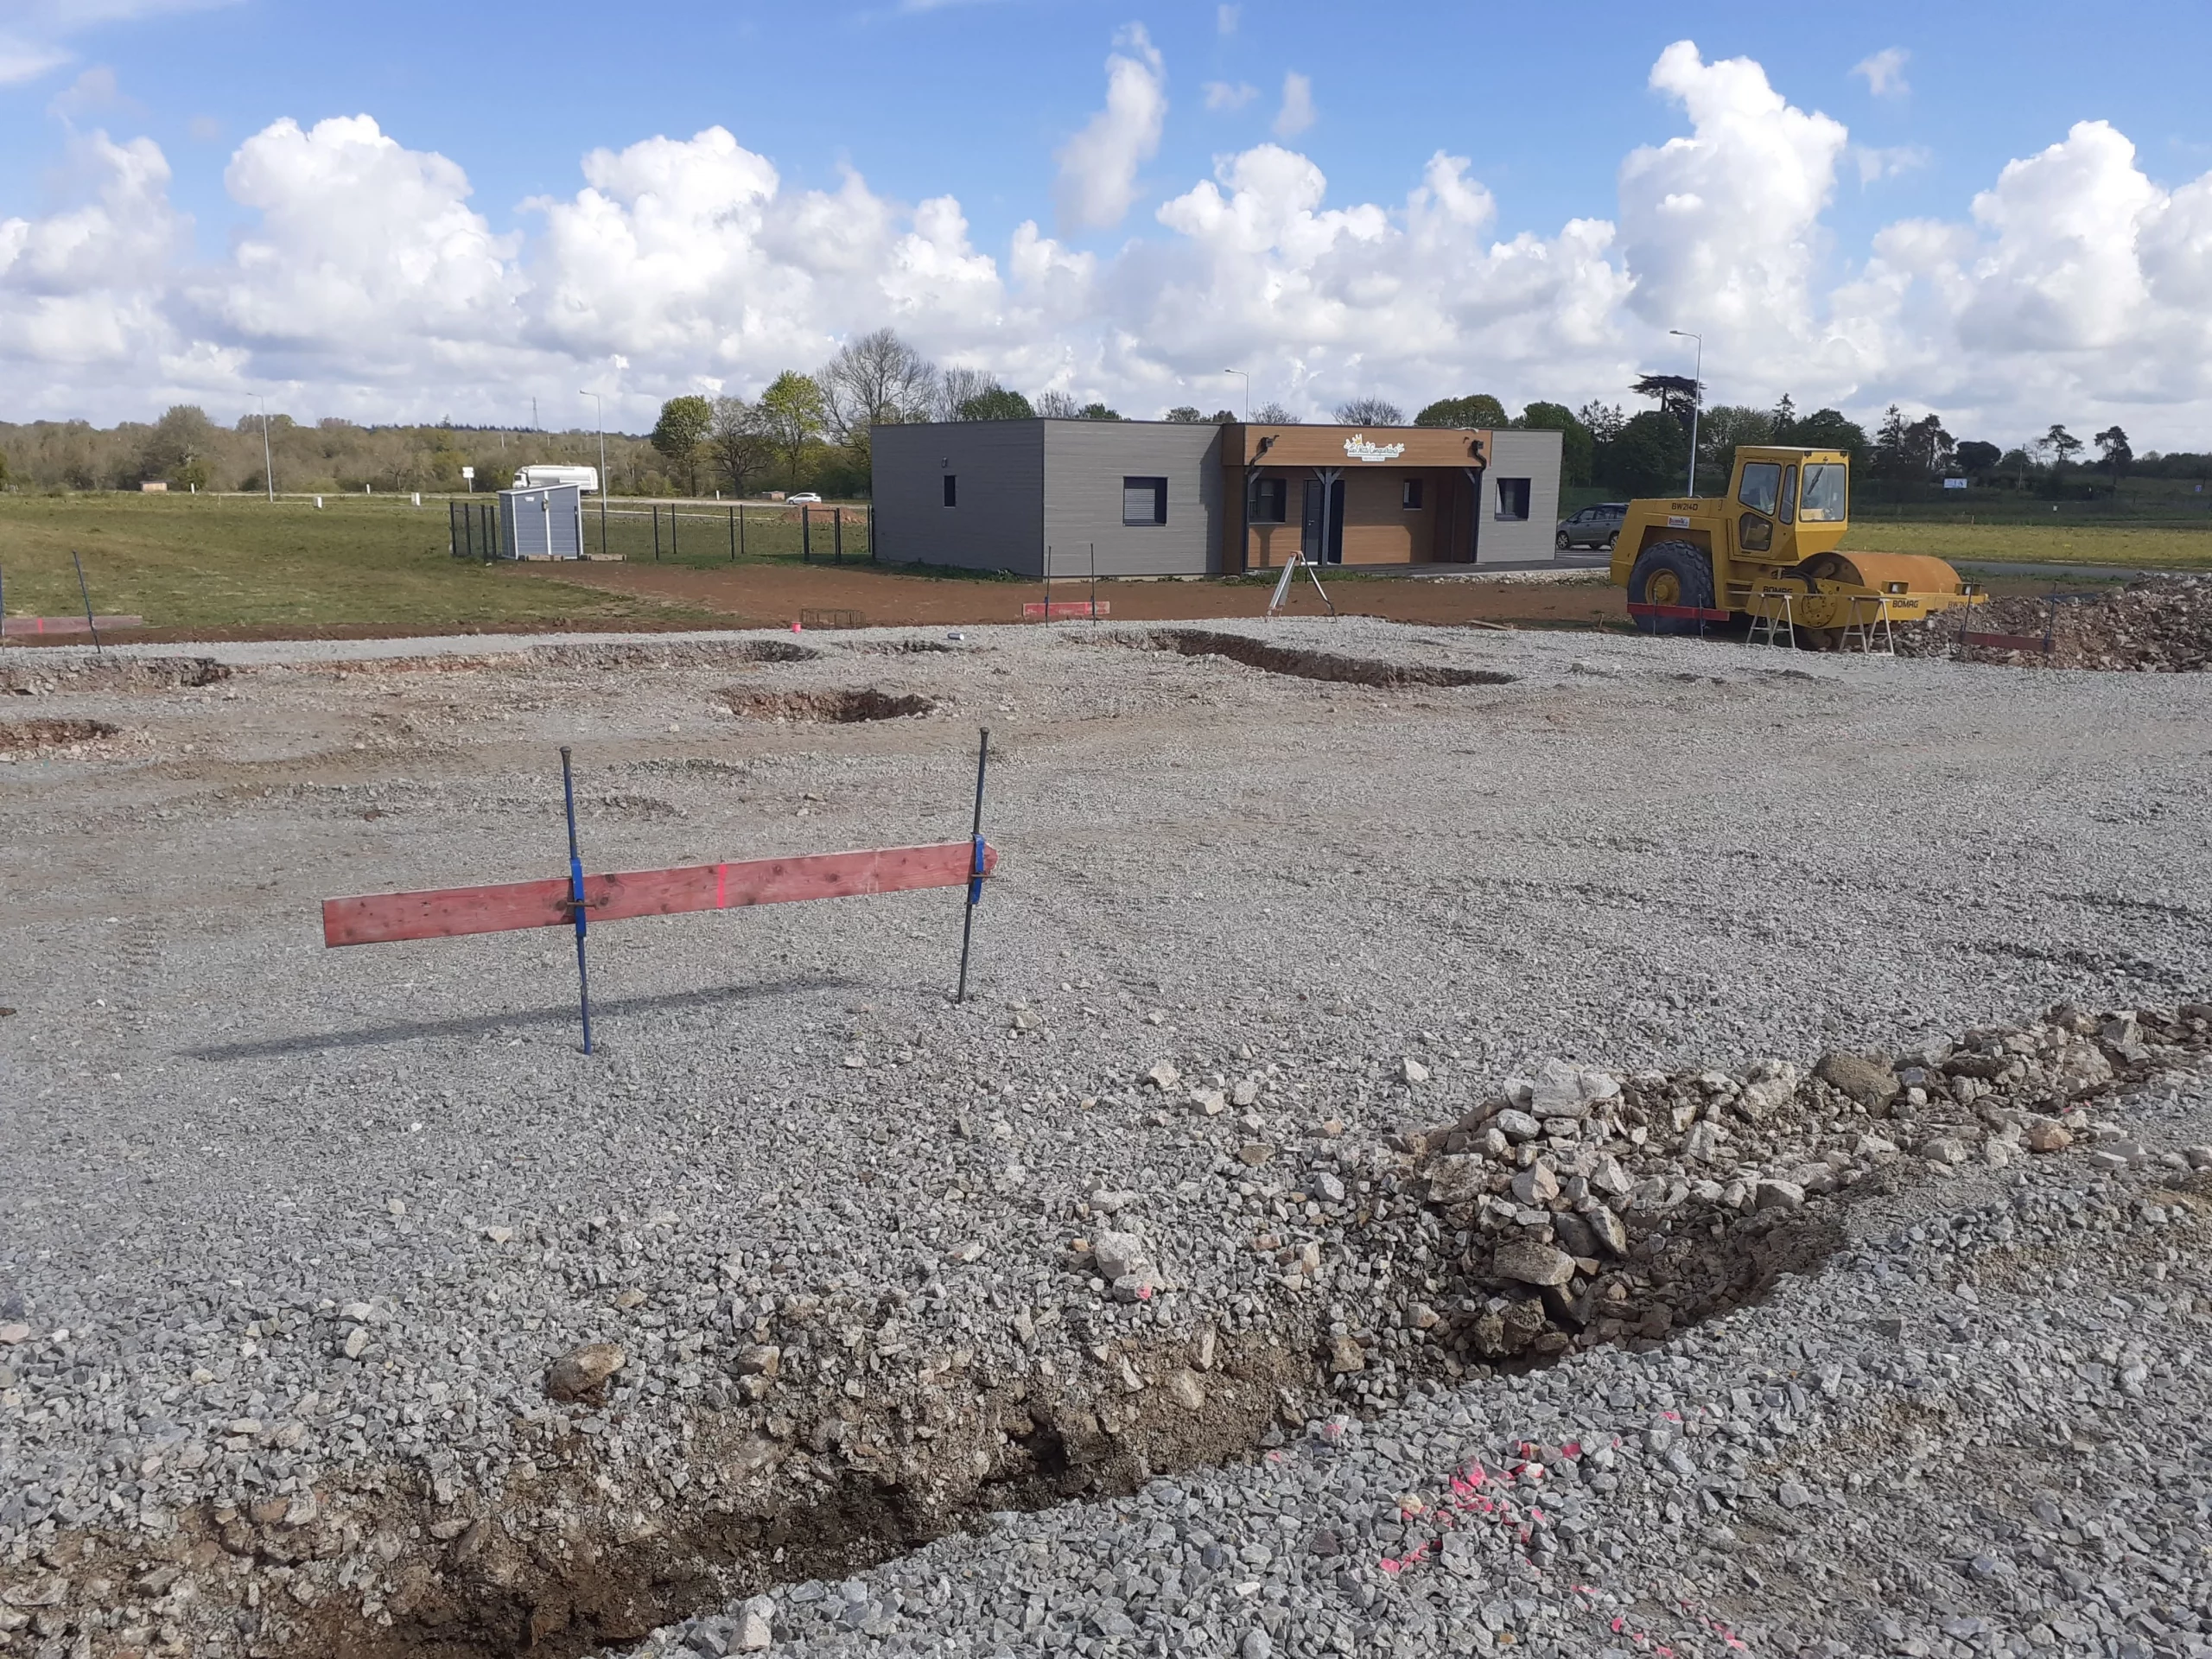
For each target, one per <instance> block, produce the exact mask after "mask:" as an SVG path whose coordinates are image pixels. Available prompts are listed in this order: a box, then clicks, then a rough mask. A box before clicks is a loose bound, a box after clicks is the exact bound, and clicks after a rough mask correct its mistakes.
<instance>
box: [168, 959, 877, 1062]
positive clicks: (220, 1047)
mask: <svg viewBox="0 0 2212 1659" xmlns="http://www.w3.org/2000/svg"><path fill="white" fill-rule="evenodd" d="M865 988H866V982H864V981H861V980H857V979H846V978H842V977H841V978H836V979H824V978H818V977H817V978H809V979H779V980H774V981H771V982H767V983H765V984H759V985H716V986H712V987H710V988H708V989H705V990H699V991H671V992H668V993H666V994H665V995H659V996H625V997H614V998H601V997H594V998H593V999H592V1004H591V1011H592V1014H593V1016H594V1018H596V1019H605V1018H607V1017H609V1016H613V1017H617V1018H619V1017H620V1016H621V1015H623V1014H671V1013H681V1012H683V1011H684V1010H685V1009H688V1008H712V1007H722V1006H725V1005H727V1004H731V1003H742V1002H758V1001H768V1000H770V999H772V998H775V997H779V996H787V995H791V993H793V992H795V991H856V990H862V989H865ZM575 1020H576V1010H575V1007H574V1006H573V1005H565V1004H564V1005H563V1007H557V1008H535V1009H525V1010H523V1011H521V1012H518V1013H515V1014H480V1015H472V1016H470V1017H469V1018H467V1019H461V1020H407V1021H405V1022H404V1023H402V1024H398V1025H391V1026H370V1027H364V1028H363V1029H361V1030H359V1031H333V1032H325V1033H319V1034H317V1035H315V1036H309V1037H271V1038H268V1039H264V1040H262V1041H259V1042H248V1043H218V1044H214V1045H212V1046H208V1047H206V1048H181V1049H179V1050H177V1051H176V1052H177V1055H178V1057H179V1058H182V1059H188V1060H259V1059H269V1058H274V1057H276V1056H277V1055H282V1054H315V1053H321V1052H324V1051H326V1050H328V1049H334V1048H381V1047H384V1046H385V1045H387V1044H390V1043H413V1042H421V1041H423V1039H426V1038H435V1037H488V1036H490V1035H492V1034H493V1033H496V1032H502V1031H512V1030H514V1029H515V1028H516V1027H520V1026H556V1027H567V1026H573V1025H574V1024H575Z"/></svg>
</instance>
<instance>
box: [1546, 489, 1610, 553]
mask: <svg viewBox="0 0 2212 1659" xmlns="http://www.w3.org/2000/svg"><path fill="white" fill-rule="evenodd" d="M1627 517H1628V503H1627V502H1625V501H1600V502H1599V504H1598V505H1596V506H1594V507H1585V508H1583V509H1582V511H1581V512H1578V513H1574V514H1573V515H1572V516H1570V517H1568V518H1562V519H1560V521H1559V535H1558V537H1556V538H1555V539H1554V542H1553V543H1552V544H1553V545H1554V547H1556V548H1558V549H1559V550H1560V552H1562V553H1564V552H1566V551H1567V549H1569V548H1570V547H1602V548H1605V549H1607V550H1611V547H1612V545H1613V543H1615V542H1617V541H1618V540H1619V539H1620V536H1621V520H1622V519H1624V518H1627Z"/></svg>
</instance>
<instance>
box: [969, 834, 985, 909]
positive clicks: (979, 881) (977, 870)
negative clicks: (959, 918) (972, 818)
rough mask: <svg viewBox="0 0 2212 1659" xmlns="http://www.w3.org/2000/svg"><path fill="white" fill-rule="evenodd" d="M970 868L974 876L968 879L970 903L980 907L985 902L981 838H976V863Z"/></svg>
mask: <svg viewBox="0 0 2212 1659" xmlns="http://www.w3.org/2000/svg"><path fill="white" fill-rule="evenodd" d="M969 870H970V871H971V872H972V874H970V875H969V878H968V902H969V904H970V905H980V904H982V902H983V838H982V836H976V861H975V862H974V863H973V864H971V865H969Z"/></svg>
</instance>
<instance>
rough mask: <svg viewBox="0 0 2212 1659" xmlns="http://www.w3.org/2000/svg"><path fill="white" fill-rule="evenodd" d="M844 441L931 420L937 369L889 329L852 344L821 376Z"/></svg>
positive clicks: (832, 422)
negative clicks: (876, 428)
mask: <svg viewBox="0 0 2212 1659" xmlns="http://www.w3.org/2000/svg"><path fill="white" fill-rule="evenodd" d="M814 378H815V381H816V383H817V385H820V386H821V388H822V393H823V399H824V401H825V402H826V404H827V405H828V412H829V430H830V432H831V434H832V435H835V436H836V439H837V441H838V442H840V443H844V442H850V441H851V439H852V437H853V436H854V435H855V433H864V432H865V431H866V430H867V429H868V428H869V427H870V426H877V425H880V426H892V425H897V424H899V423H902V422H906V421H915V420H926V419H928V418H929V413H930V407H931V402H932V400H933V397H934V394H935V392H936V390H937V379H938V373H937V370H936V368H935V366H934V365H931V362H930V361H929V359H927V358H925V357H924V356H923V355H922V354H921V353H919V352H918V351H916V350H915V349H914V348H913V347H912V346H909V345H908V344H907V343H906V341H905V340H901V339H899V336H898V335H897V334H893V332H892V331H891V330H890V329H888V328H879V329H877V330H876V331H875V332H874V334H862V335H861V337H860V338H859V339H857V340H847V341H846V342H845V343H844V345H842V346H840V347H839V348H838V351H837V354H836V356H835V357H833V358H831V359H829V362H828V363H827V364H825V365H823V370H822V372H821V373H819V374H817V375H816V376H815V377H814Z"/></svg>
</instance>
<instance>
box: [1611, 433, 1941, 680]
mask: <svg viewBox="0 0 2212 1659" xmlns="http://www.w3.org/2000/svg"><path fill="white" fill-rule="evenodd" d="M1850 527H1851V461H1850V458H1849V457H1848V456H1847V455H1846V454H1843V453H1842V452H1841V451H1840V450H1835V449H1796V448H1783V447H1780V446H1765V445H1762V446H1758V447H1747V448H1741V449H1738V450H1737V451H1736V465H1735V468H1734V471H1733V473H1732V475H1731V476H1730V478H1729V480H1728V493H1727V495H1726V497H1723V498H1718V499H1712V498H1705V497H1692V498H1685V499H1677V500H1672V501H1669V500H1642V501H1631V502H1630V503H1629V507H1628V514H1627V517H1626V518H1624V520H1623V522H1622V524H1621V533H1620V540H1619V542H1618V543H1616V545H1615V546H1614V549H1613V562H1612V580H1613V582H1614V583H1615V584H1616V585H1617V586H1619V587H1622V588H1626V589H1627V590H1628V601H1629V614H1630V616H1632V617H1634V618H1635V620H1636V623H1637V626H1638V627H1639V628H1641V629H1642V630H1643V632H1646V633H1697V632H1702V631H1703V630H1704V629H1705V628H1706V627H1707V626H1711V625H1719V624H1726V623H1727V622H1730V621H1732V620H1740V619H1744V618H1747V617H1749V618H1765V619H1768V620H1770V621H1772V622H1777V623H1787V624H1789V625H1790V626H1792V628H1793V629H1794V630H1805V631H1808V632H1810V633H1811V635H1812V636H1813V638H1814V639H1815V640H1820V639H1823V638H1826V639H1829V640H1833V639H1834V638H1836V637H1838V636H1840V635H1841V633H1842V632H1843V631H1844V630H1845V629H1846V628H1848V627H1851V626H1853V625H1859V626H1868V625H1872V624H1876V623H1878V622H1880V621H1883V620H1888V621H1891V622H1916V621H1918V620H1921V619H1922V618H1923V617H1927V616H1930V615H1933V614H1934V613H1936V612H1937V611H1942V610H1948V609H1949V608H1951V607H1953V606H1956V605H1972V604H1978V603H1980V601H1981V598H1982V596H1981V595H1980V594H1976V593H1974V592H1973V591H1972V590H1971V589H1970V588H1968V586H1967V584H1966V583H1965V582H1961V580H1960V579H1959V574H1958V572H1957V571H1955V570H1954V569H1952V568H1951V567H1950V566H1949V565H1948V564H1947V563H1944V562H1943V561H1942V560H1941V559H1937V558H1930V557H1927V556H1920V555H1914V554H1901V553H1861V552H1851V553H1847V552H1844V551H1842V550H1840V543H1841V542H1842V541H1843V538H1844V535H1845V533H1846V532H1847V531H1848V530H1849V529H1850Z"/></svg>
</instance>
